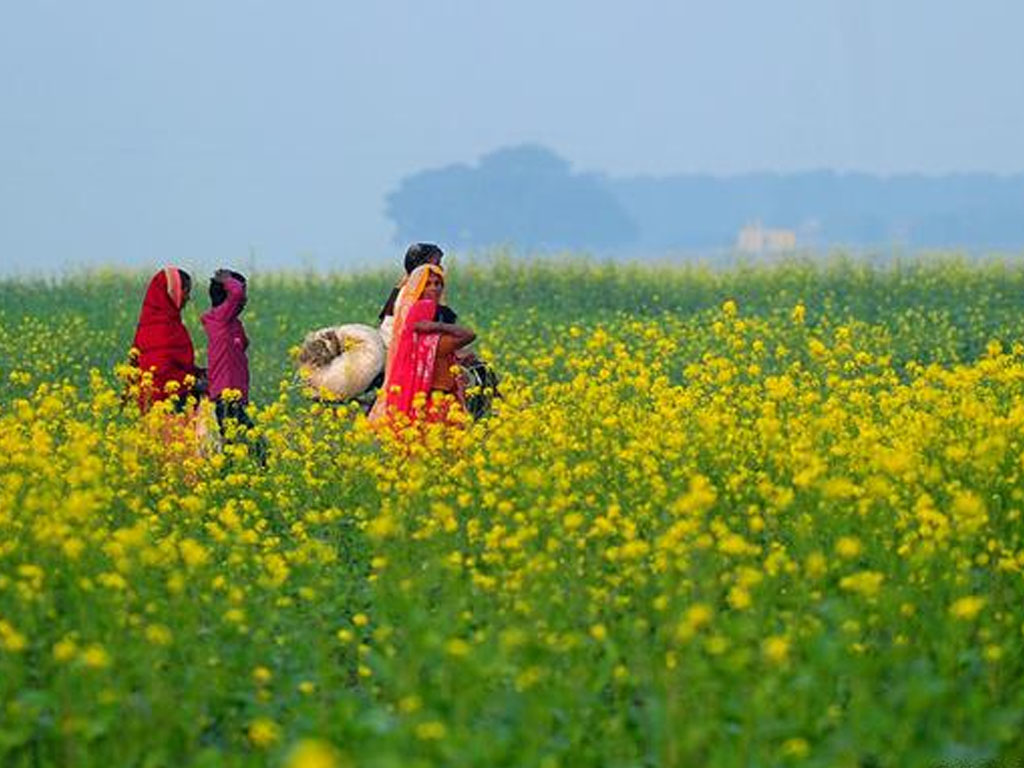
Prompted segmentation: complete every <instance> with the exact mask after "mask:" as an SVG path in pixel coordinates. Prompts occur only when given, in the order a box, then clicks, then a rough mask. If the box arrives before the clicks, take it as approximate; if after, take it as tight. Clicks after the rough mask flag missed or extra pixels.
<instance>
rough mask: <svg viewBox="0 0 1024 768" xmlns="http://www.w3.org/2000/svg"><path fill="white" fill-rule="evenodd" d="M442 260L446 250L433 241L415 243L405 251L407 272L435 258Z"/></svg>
mask: <svg viewBox="0 0 1024 768" xmlns="http://www.w3.org/2000/svg"><path fill="white" fill-rule="evenodd" d="M435 258H436V259H437V260H438V261H440V260H441V259H442V258H444V251H442V250H441V249H440V248H439V247H438V246H436V245H434V244H433V243H413V244H412V245H410V246H409V250H407V251H406V252H405V271H406V274H408V273H410V272H412V271H413V270H414V269H416V267H422V266H423V265H424V264H427V263H429V262H430V261H431V260H433V259H435Z"/></svg>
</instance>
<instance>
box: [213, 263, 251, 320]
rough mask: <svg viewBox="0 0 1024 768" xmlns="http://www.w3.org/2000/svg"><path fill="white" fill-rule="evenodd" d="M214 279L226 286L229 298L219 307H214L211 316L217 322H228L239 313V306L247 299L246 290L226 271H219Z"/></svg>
mask: <svg viewBox="0 0 1024 768" xmlns="http://www.w3.org/2000/svg"><path fill="white" fill-rule="evenodd" d="M213 279H214V280H216V281H217V282H219V283H220V284H221V285H223V286H224V290H225V291H227V294H228V296H227V298H226V299H224V301H223V302H222V303H221V305H220V306H218V307H213V308H212V309H211V310H210V311H209V314H210V315H212V316H213V317H214V318H216V319H217V320H227V319H228V318H231V317H233V316H234V315H235V314H236V313H237V311H238V305H239V304H241V303H242V301H243V300H244V299H245V288H243V287H242V284H241V283H240V282H238V281H237V280H236V279H235V278H233V277H232V276H231V274H230V273H228V272H227V271H225V270H218V271H217V274H215V275H214V276H213Z"/></svg>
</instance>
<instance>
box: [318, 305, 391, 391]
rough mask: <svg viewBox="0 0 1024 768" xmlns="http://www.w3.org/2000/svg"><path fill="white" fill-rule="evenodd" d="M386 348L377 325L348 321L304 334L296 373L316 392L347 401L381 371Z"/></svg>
mask: <svg viewBox="0 0 1024 768" xmlns="http://www.w3.org/2000/svg"><path fill="white" fill-rule="evenodd" d="M386 359H387V349H386V347H385V344H384V339H383V338H382V337H381V333H380V331H379V330H378V329H377V328H374V327H373V326H370V325H361V324H359V323H350V324H348V325H336V326H330V327H327V328H319V329H317V330H315V331H311V332H310V333H308V334H306V338H305V339H303V341H302V346H301V348H300V349H299V372H300V374H301V375H302V378H303V379H304V380H305V381H306V382H307V383H308V384H309V386H310V387H312V388H313V389H314V390H315V391H316V392H317V393H318V394H323V393H327V394H328V395H329V396H331V397H333V398H337V399H339V400H348V399H350V398H353V397H355V396H356V395H359V394H361V393H363V392H365V391H366V390H367V388H368V387H369V386H370V384H371V383H372V382H373V380H374V379H375V378H376V377H377V376H378V374H380V373H381V371H383V370H384V363H385V361H386Z"/></svg>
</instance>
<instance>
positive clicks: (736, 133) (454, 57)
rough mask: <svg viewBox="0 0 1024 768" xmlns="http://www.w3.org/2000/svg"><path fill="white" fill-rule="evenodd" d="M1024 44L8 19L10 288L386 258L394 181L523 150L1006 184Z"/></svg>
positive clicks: (5, 206)
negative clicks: (49, 274) (84, 271)
mask: <svg viewBox="0 0 1024 768" xmlns="http://www.w3.org/2000/svg"><path fill="white" fill-rule="evenodd" d="M1022 29H1024V4H1022V3H1019V2H1014V1H1013V0H972V2H970V3H967V2H956V1H955V0H949V1H948V2H935V0H929V1H925V0H846V1H841V0H773V1H772V2H764V0H745V1H744V2H739V1H732V2H730V1H729V0H720V1H719V2H710V0H708V1H707V2H701V3H696V2H684V1H682V0H664V1H663V2H653V1H645V0H635V1H634V2H631V3H625V2H617V1H616V2H613V1H611V0H557V1H552V0H547V1H546V2H541V1H540V0H517V1H516V2H510V3H500V4H499V3H498V2H481V1H480V0H464V1H460V2H456V1H454V0H452V1H448V2H445V1H444V0H433V1H432V2H423V1H422V0H419V1H413V0H401V1H394V2H389V1H387V0H382V1H381V2H362V3H355V2H344V1H343V0H291V1H290V2H287V3H285V2H280V0H274V1H270V0H265V1H258V0H246V1H244V2H243V1H242V0H175V2H168V3H156V2H139V0H89V1H88V2H80V1H79V0H64V1H63V2H57V1H56V0H9V1H8V2H4V3H2V4H0V269H2V270H3V271H7V270H9V269H12V268H20V269H37V268H52V267H61V266H64V265H69V264H78V263H84V262H87V263H101V262H113V263H134V264H155V263H159V262H162V261H174V262H179V263H182V264H186V265H195V266H199V265H204V266H205V265H209V264H212V263H214V262H218V261H223V262H228V263H234V264H240V265H243V266H244V265H247V264H250V262H251V261H252V258H253V257H252V256H251V254H255V261H256V263H257V264H259V265H261V266H269V265H285V264H297V265H301V264H309V265H317V266H339V267H350V266H353V265H359V264H373V263H380V262H381V261H382V260H387V259H392V260H394V259H396V258H397V253H398V252H399V251H400V250H401V249H400V248H399V247H398V246H396V245H395V244H393V243H392V242H391V229H390V225H389V223H388V222H387V221H386V220H385V219H384V217H383V214H382V209H383V197H384V195H385V194H386V193H387V192H388V191H389V190H390V189H392V188H394V187H395V186H396V185H397V184H398V182H399V181H400V179H401V178H402V177H403V176H404V175H406V174H407V173H410V172H413V171H416V170H421V169H423V168H427V167H434V166H438V165H443V164H448V163H452V162H472V161H474V160H475V159H476V158H477V157H479V156H480V155H481V154H484V153H486V152H488V151H490V150H492V149H495V148H497V147H499V146H502V145H507V144H513V143H519V142H524V141H532V142H540V143H543V144H545V145H547V146H549V147H551V148H552V149H554V150H556V151H557V152H559V153H560V154H562V155H563V156H565V157H566V158H567V159H569V160H570V161H571V162H572V163H573V164H574V167H575V168H577V169H580V170H596V171H604V172H608V173H610V174H617V175H624V174H636V173H649V174H659V175H660V174H670V173H681V172H690V171H704V172H713V173H723V174H728V173H737V172H742V171H747V170H798V169H810V168H825V167H827V168H838V169H857V170H867V171H877V172H882V173H893V172H901V171H921V172H926V173H941V172H946V171H955V170H991V171H998V172H1019V171H1022V170H1024V98H1022V97H1024V84H1022V83H1024V81H1022V79H1021V75H1022V73H1024V45H1022V43H1021V37H1020V35H1021V30H1022ZM430 236H431V233H430V232H424V233H423V238H424V239H429V238H430Z"/></svg>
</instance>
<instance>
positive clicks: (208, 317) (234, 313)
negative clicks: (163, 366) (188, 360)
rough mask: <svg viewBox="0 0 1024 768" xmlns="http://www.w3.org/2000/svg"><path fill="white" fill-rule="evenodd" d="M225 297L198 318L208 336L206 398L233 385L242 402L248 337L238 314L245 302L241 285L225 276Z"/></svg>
mask: <svg viewBox="0 0 1024 768" xmlns="http://www.w3.org/2000/svg"><path fill="white" fill-rule="evenodd" d="M224 289H225V291H227V294H228V295H227V298H226V299H224V301H223V302H222V303H221V304H220V305H218V306H216V307H213V308H212V309H210V310H209V311H207V312H204V313H203V316H202V318H201V320H202V322H203V328H204V329H206V337H207V339H208V343H207V349H206V361H207V376H208V377H209V380H210V399H211V400H216V399H217V398H218V397H220V394H221V392H223V391H224V390H225V389H237V390H240V391H241V393H242V400H243V402H248V401H249V358H248V357H247V356H246V350H247V349H248V348H249V338H248V337H247V336H246V335H245V328H244V327H243V326H242V321H241V320H240V319H239V318H238V315H239V313H240V312H241V310H242V305H243V303H244V302H245V285H244V284H243V283H242V282H240V281H238V280H235V279H234V278H233V277H229V278H227V279H226V280H224Z"/></svg>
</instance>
